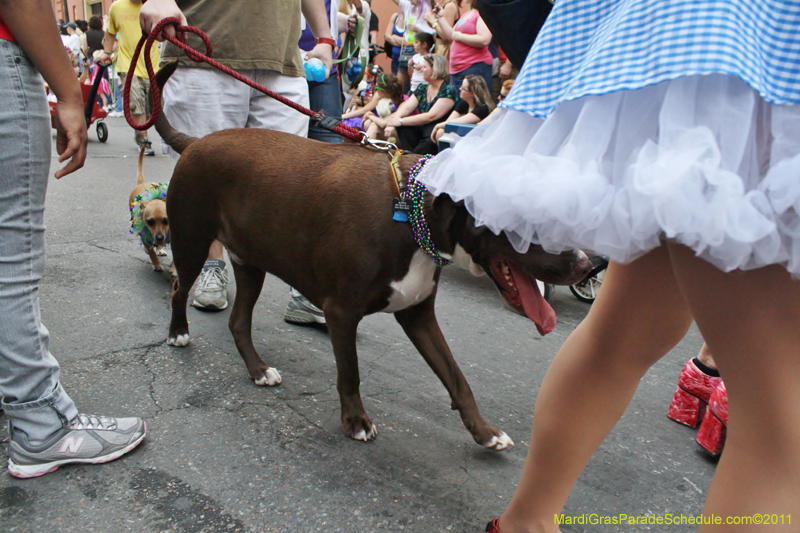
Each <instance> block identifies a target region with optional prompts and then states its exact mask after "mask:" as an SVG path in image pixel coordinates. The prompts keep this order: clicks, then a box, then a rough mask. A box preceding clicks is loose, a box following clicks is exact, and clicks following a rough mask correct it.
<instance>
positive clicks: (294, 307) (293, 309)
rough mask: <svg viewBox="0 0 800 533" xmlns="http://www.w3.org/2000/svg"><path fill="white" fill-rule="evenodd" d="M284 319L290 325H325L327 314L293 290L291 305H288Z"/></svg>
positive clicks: (290, 298)
mask: <svg viewBox="0 0 800 533" xmlns="http://www.w3.org/2000/svg"><path fill="white" fill-rule="evenodd" d="M283 319H284V320H285V321H286V322H289V323H290V324H325V313H323V312H322V309H320V308H319V307H317V306H316V305H314V304H312V303H311V302H309V301H308V299H307V298H306V297H305V296H303V295H302V294H300V292H299V291H297V290H296V289H294V288H292V289H290V291H289V303H288V304H287V305H286V312H285V313H284V315H283Z"/></svg>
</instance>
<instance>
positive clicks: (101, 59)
mask: <svg viewBox="0 0 800 533" xmlns="http://www.w3.org/2000/svg"><path fill="white" fill-rule="evenodd" d="M110 27H111V26H110V25H109V28H110ZM115 44H117V37H116V34H114V33H111V32H110V31H108V30H106V34H105V36H104V37H103V51H102V52H101V53H100V54H99V55H98V56H97V62H98V63H100V64H101V65H108V64H110V63H111V55H112V54H113V53H114V45H115Z"/></svg>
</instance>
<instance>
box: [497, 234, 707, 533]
mask: <svg viewBox="0 0 800 533" xmlns="http://www.w3.org/2000/svg"><path fill="white" fill-rule="evenodd" d="M654 280H655V281H656V282H655V283H654ZM691 322H692V317H691V314H690V313H689V308H688V306H687V305H686V303H685V302H684V300H683V298H682V296H681V294H680V290H679V288H678V285H677V282H676V280H675V277H674V276H673V274H672V267H671V265H670V261H669V256H668V253H667V249H666V246H662V247H660V248H658V249H656V250H654V251H652V252H650V253H648V254H647V255H645V256H643V257H641V258H639V259H638V260H636V261H634V262H633V263H631V264H630V265H619V264H616V263H612V264H611V265H610V267H609V269H608V272H607V274H606V277H605V280H604V282H603V290H602V291H601V292H600V294H599V295H598V298H597V300H596V301H595V302H594V304H593V305H592V309H591V311H590V312H589V315H588V316H587V317H586V319H585V320H584V321H583V322H582V323H581V324H580V326H578V328H577V329H576V330H575V331H574V332H573V333H572V334H571V335H570V337H569V338H568V339H567V341H566V342H565V343H564V345H563V346H562V347H561V349H560V350H559V352H558V354H557V355H556V357H555V359H554V360H553V363H552V364H551V365H550V368H549V369H548V371H547V375H546V376H545V378H544V381H543V383H542V386H541V388H540V390H539V395H538V398H537V400H536V407H535V410H534V418H533V433H532V437H531V445H530V449H529V452H528V457H527V459H526V462H525V467H524V469H523V471H522V477H521V479H520V482H519V486H518V487H517V490H516V492H515V494H514V497H513V499H512V501H511V503H510V505H509V506H508V508H507V509H506V511H505V513H504V514H503V516H502V518H501V521H500V529H501V530H502V531H503V533H521V532H525V533H528V532H556V531H558V527H557V526H556V525H555V523H554V520H553V517H554V515H556V514H560V513H561V510H562V507H563V506H564V502H565V501H566V500H567V497H568V496H569V493H570V490H571V489H572V486H573V485H574V484H575V481H576V480H577V479H578V476H579V475H580V473H581V471H582V470H583V468H584V467H585V466H586V463H588V461H589V459H590V458H591V456H592V454H593V453H594V451H595V450H596V449H597V447H598V446H599V445H600V443H602V442H603V439H605V437H606V436H607V435H608V433H609V432H610V431H611V429H612V428H613V427H614V425H615V424H616V423H617V421H618V420H619V418H620V417H621V416H622V414H623V413H624V411H625V408H626V407H627V406H628V403H629V402H630V400H631V398H632V397H633V394H634V392H635V391H636V387H637V386H638V385H639V380H640V379H641V377H642V376H643V375H644V373H645V372H646V371H647V369H648V368H650V366H651V365H652V364H653V363H654V362H656V361H657V360H658V359H660V358H661V357H662V356H664V355H665V354H666V353H667V352H668V351H669V350H670V349H671V348H672V347H674V346H675V344H677V343H678V342H679V341H680V340H681V339H682V338H683V336H684V335H685V334H686V331H687V330H688V328H689V325H690V324H691Z"/></svg>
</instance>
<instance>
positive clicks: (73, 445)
mask: <svg viewBox="0 0 800 533" xmlns="http://www.w3.org/2000/svg"><path fill="white" fill-rule="evenodd" d="M85 438H86V437H67V438H66V439H64V443H63V444H61V449H60V450H58V452H59V453H78V450H80V449H81V445H82V444H83V439H85Z"/></svg>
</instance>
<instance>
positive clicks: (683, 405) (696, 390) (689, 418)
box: [667, 359, 722, 428]
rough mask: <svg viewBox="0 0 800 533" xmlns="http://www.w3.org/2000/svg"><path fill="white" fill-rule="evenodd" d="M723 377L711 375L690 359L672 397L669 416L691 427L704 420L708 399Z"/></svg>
mask: <svg viewBox="0 0 800 533" xmlns="http://www.w3.org/2000/svg"><path fill="white" fill-rule="evenodd" d="M720 383H722V378H719V377H714V376H709V375H708V374H706V373H705V372H703V371H702V370H700V368H698V367H697V365H696V364H695V362H694V359H689V362H688V363H686V366H684V367H683V371H682V372H681V375H680V377H679V378H678V389H677V390H676V391H675V395H674V396H673V397H672V403H671V404H670V406H669V411H668V412H667V417H668V418H669V419H670V420H674V421H675V422H678V423H680V424H683V425H685V426H689V427H690V428H696V427H697V425H698V424H699V423H700V422H701V421H702V420H703V415H705V412H706V407H707V406H708V401H709V399H710V398H711V394H712V393H713V392H714V389H715V388H716V387H717V385H719V384H720Z"/></svg>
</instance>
